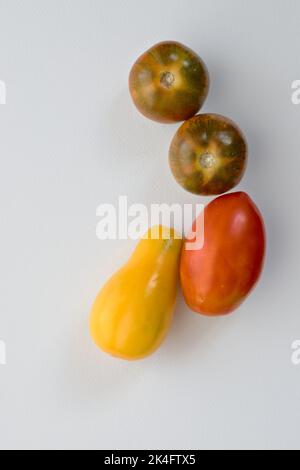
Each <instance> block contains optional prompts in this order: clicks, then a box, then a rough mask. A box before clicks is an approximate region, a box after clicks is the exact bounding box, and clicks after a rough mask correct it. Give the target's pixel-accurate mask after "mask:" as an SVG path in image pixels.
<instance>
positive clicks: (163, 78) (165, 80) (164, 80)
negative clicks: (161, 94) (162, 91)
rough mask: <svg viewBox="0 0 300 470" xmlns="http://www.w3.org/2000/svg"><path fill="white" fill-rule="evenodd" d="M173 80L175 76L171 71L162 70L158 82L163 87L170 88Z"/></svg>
mask: <svg viewBox="0 0 300 470" xmlns="http://www.w3.org/2000/svg"><path fill="white" fill-rule="evenodd" d="M174 82H175V77H174V75H173V74H172V73H171V72H163V73H162V74H161V75H160V83H161V85H162V86H163V87H165V88H171V87H172V85H173V84H174Z"/></svg>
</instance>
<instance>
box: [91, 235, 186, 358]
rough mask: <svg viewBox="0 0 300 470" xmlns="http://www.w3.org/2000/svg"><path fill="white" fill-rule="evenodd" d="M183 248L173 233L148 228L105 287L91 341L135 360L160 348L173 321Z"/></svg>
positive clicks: (94, 311)
mask: <svg viewBox="0 0 300 470" xmlns="http://www.w3.org/2000/svg"><path fill="white" fill-rule="evenodd" d="M154 233H155V236H156V238H154V237H153V235H154ZM181 247H182V240H181V239H180V237H179V236H178V234H176V233H175V232H174V230H172V229H167V228H165V227H154V228H152V229H150V230H149V231H148V232H147V234H146V235H145V236H144V237H143V239H142V240H141V241H140V242H139V244H138V246H137V248H136V250H135V252H134V253H133V255H132V257H131V258H130V260H129V261H128V263H127V264H126V265H125V266H124V267H123V268H122V269H121V270H120V271H118V272H117V273H116V274H115V275H114V276H113V277H112V278H111V279H110V280H109V281H108V282H107V284H106V285H105V286H104V287H103V289H102V290H101V291H100V293H99V295H98V297H97V299H96V301H95V303H94V306H93V309H92V313H91V319H90V332H91V336H92V338H93V340H94V342H95V343H96V345H97V346H98V347H99V348H100V349H102V350H103V351H105V352H106V353H108V354H110V355H112V356H115V357H118V358H121V359H125V360H129V361H133V360H138V359H143V358H145V357H147V356H149V355H150V354H152V353H153V352H155V351H156V350H157V349H158V348H159V346H160V345H161V343H162V342H163V340H164V339H165V337H166V335H167V333H168V330H169V328H170V325H171V322H172V318H173V312H174V307H175V302H176V296H177V285H178V278H179V263H180V253H181Z"/></svg>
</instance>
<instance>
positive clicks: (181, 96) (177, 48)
mask: <svg viewBox="0 0 300 470" xmlns="http://www.w3.org/2000/svg"><path fill="white" fill-rule="evenodd" d="M129 88H130V93H131V96H132V99H133V101H134V103H135V105H136V107H137V108H138V110H139V111H140V112H141V113H142V114H143V115H144V116H146V117H148V118H150V119H152V120H154V121H158V122H164V123H172V122H178V121H184V120H185V119H189V118H190V117H191V116H194V115H195V114H196V113H197V112H198V111H199V109H200V108H201V107H202V105H203V103H204V101H205V99H206V97H207V94H208V89H209V77H208V72H207V69H206V66H205V65H204V63H203V61H202V60H201V59H200V57H199V56H198V55H197V54H195V52H193V51H192V50H191V49H189V48H188V47H186V46H183V45H182V44H179V43H178V42H174V41H167V42H161V43H159V44H157V45H155V46H153V47H152V48H151V49H149V50H148V51H147V52H146V53H144V54H143V55H142V56H141V57H140V58H139V59H138V60H137V62H136V63H135V64H134V66H133V67H132V70H131V73H130V78H129Z"/></svg>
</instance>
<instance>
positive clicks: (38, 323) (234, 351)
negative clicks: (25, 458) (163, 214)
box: [0, 0, 300, 449]
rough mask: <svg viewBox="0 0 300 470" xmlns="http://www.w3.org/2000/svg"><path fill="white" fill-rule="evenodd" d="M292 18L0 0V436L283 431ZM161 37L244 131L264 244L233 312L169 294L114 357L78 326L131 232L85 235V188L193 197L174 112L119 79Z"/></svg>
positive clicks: (289, 426) (284, 444)
mask: <svg viewBox="0 0 300 470" xmlns="http://www.w3.org/2000/svg"><path fill="white" fill-rule="evenodd" d="M299 31H300V3H299V2H298V1H297V0H288V1H287V0H285V1H283V0H282V1H279V0H264V1H262V0H252V1H251V2H249V1H248V0H247V1H246V0H243V1H241V0H235V1H234V0H226V1H223V0H222V1H221V0H219V1H216V0H206V1H202V0H201V1H200V0H189V1H183V0H181V1H180V0H164V1H163V2H161V1H158V0H152V1H151V2H146V1H144V0H142V1H141V0H126V1H125V0H122V1H121V0H117V1H116V0H114V1H112V0H110V1H104V0H98V1H96V0H94V1H92V0H81V1H79V0H72V1H67V0H42V1H40V0H35V1H33V0H26V1H17V0H9V1H8V0H0V80H4V81H5V82H6V85H7V104H6V106H3V105H2V106H0V158H1V172H0V213H1V248H0V259H1V262H0V276H1V295H0V339H1V340H4V341H5V342H6V346H7V365H6V366H0V389H1V395H0V447H1V448H19V447H21V448H103V449H105V448H110V449H115V448H121V449H133V448H148V449H149V448H159V449H162V448H170V449H178V448H180V449H183V448H187V449H193V448H227V449H228V448H252V447H255V448H291V447H296V448H300V437H299V423H300V407H299V396H300V395H299V394H300V366H298V367H296V366H293V365H292V363H291V354H292V351H291V344H292V341H293V340H295V339H297V338H299V337H300V297H299V274H300V268H299V266H300V251H299V238H300V224H299V211H300V198H299V174H300V163H299V162H300V152H299V122H300V106H295V105H293V104H292V102H291V94H292V91H291V84H292V81H293V80H296V79H299V78H300V55H299ZM165 39H176V40H178V41H181V42H183V43H185V44H187V45H189V46H190V47H191V48H193V49H194V50H195V51H197V52H198V53H199V54H200V55H201V56H202V58H203V59H204V61H205V62H206V64H207V66H208V68H209V71H210V75H211V80H212V83H211V91H210V95H209V98H208V100H207V102H206V104H205V106H204V108H203V111H209V112H218V113H221V114H224V115H226V116H228V117H230V118H232V119H233V120H235V121H236V122H237V123H238V124H239V126H240V127H241V128H242V129H243V130H244V132H245V133H246V135H247V137H248V141H249V146H250V162H249V168H248V172H247V174H246V176H245V178H244V180H243V183H242V184H241V185H240V187H239V189H243V190H246V191H247V192H249V194H250V195H251V196H252V197H253V198H254V200H255V201H256V203H257V204H258V205H259V207H260V208H261V210H262V212H263V214H264V216H265V219H266V224H267V230H268V258H267V264H266V268H265V272H264V276H263V278H262V281H261V283H260V285H259V287H258V288H257V289H256V291H255V293H254V294H253V295H252V296H251V298H250V299H249V300H248V301H247V303H246V304H244V306H243V307H242V308H241V309H240V310H239V311H238V312H237V313H236V314H234V315H233V316H230V317H228V318H224V319H215V320H210V319H205V318H202V317H199V316H197V315H195V314H193V313H191V312H189V311H188V310H187V308H186V307H185V306H184V304H183V301H182V300H181V299H180V300H179V304H178V308H177V311H176V319H175V322H174V325H173V328H172V331H171V333H170V335H169V337H168V339H167V341H166V343H165V344H164V345H163V347H162V348H161V349H160V351H159V352H158V353H157V354H155V355H154V356H153V357H151V358H149V359H147V360H145V361H143V362H138V363H133V364H128V363H124V362H118V361H116V360H114V359H112V358H110V357H108V356H106V355H104V354H102V353H101V352H98V350H97V349H96V348H95V347H94V346H93V344H92V342H91V341H90V338H89V335H88V329H87V322H88V314H89V310H90V306H91V303H92V302H93V299H94V297H95V294H96V293H97V291H98V290H99V288H100V286H101V285H102V283H103V282H104V281H105V280H106V278H107V277H108V276H110V275H111V273H112V272H113V271H114V270H115V269H116V268H117V267H119V266H120V264H122V263H123V262H124V261H125V260H126V259H127V257H128V255H129V254H130V252H131V250H132V248H133V246H134V243H133V242H129V241H128V242H126V241H116V242H100V241H98V240H97V238H96V235H95V230H96V223H97V219H96V216H95V213H96V208H97V206H98V205H99V204H100V203H101V202H117V198H118V196H119V195H121V194H123V195H128V196H129V200H130V201H131V202H144V203H146V204H150V203H151V202H181V203H182V202H192V201H193V202H196V201H199V199H197V198H195V197H194V196H192V195H189V194H188V193H185V192H184V191H183V190H182V189H181V188H180V187H179V186H177V184H176V183H175V182H174V180H173V178H172V177H171V175H170V172H169V168H168V161H167V151H168V146H169V143H170V140H171V137H172V136H173V134H174V132H175V130H176V128H177V126H163V125H159V124H155V123H152V122H150V121H147V120H146V119H144V118H143V117H142V116H140V115H139V114H138V113H137V112H136V110H135V108H134V107H133V105H132V103H131V101H130V98H129V94H128V90H127V78H128V73H129V70H130V67H131V65H132V63H133V62H134V61H135V59H136V58H137V57H138V55H139V54H140V53H142V52H143V51H144V50H146V49H147V48H148V47H150V46H151V45H153V44H154V43H156V42H158V41H160V40H165ZM203 201H204V202H207V200H206V199H203V200H202V202H203Z"/></svg>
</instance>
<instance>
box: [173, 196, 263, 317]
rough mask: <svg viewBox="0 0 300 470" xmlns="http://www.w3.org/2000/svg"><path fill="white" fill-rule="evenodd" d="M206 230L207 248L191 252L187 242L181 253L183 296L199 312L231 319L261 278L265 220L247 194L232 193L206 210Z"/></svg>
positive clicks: (205, 246) (205, 241) (214, 202)
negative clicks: (230, 315) (225, 316)
mask: <svg viewBox="0 0 300 470" xmlns="http://www.w3.org/2000/svg"><path fill="white" fill-rule="evenodd" d="M195 227H196V225H195V223H194V226H193V230H195ZM204 229H205V231H204V246H203V248H202V249H198V250H194V251H191V250H187V242H186V243H185V247H184V249H183V252H182V258H181V267H180V276H181V284H182V289H183V293H184V297H185V300H186V302H187V304H188V306H189V307H190V308H191V309H192V310H194V311H195V312H197V313H200V314H203V315H207V316H217V315H226V314H229V313H231V312H232V311H233V310H235V309H236V308H238V307H239V306H240V305H241V303H242V302H243V301H244V300H245V299H246V297H247V296H248V295H249V294H250V292H251V291H252V290H253V288H254V287H255V285H256V283H257V281H258V280H259V277H260V275H261V272H262V269H263V264H264V258H265V246H266V236H265V228H264V222H263V218H262V216H261V214H260V212H259V210H258V208H257V207H256V206H255V204H254V203H253V201H252V200H251V199H250V197H249V196H248V195H247V194H246V193H243V192H238V193H233V194H227V195H224V196H220V197H218V198H217V199H215V200H214V201H213V202H211V203H210V204H209V205H208V206H207V207H206V208H205V211H204Z"/></svg>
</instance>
